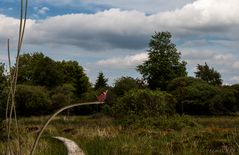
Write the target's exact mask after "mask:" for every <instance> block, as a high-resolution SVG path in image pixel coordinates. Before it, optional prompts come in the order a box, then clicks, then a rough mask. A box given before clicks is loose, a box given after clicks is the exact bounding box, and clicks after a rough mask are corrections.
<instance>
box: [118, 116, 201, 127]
mask: <svg viewBox="0 0 239 155" xmlns="http://www.w3.org/2000/svg"><path fill="white" fill-rule="evenodd" d="M117 123H119V124H120V125H123V126H125V127H133V128H136V129H137V128H146V129H174V130H181V129H183V128H186V127H198V124H197V123H196V122H194V121H192V120H191V118H190V117H188V116H179V115H173V116H169V117H168V116H158V117H133V116H131V117H129V118H127V119H120V120H119V121H117Z"/></svg>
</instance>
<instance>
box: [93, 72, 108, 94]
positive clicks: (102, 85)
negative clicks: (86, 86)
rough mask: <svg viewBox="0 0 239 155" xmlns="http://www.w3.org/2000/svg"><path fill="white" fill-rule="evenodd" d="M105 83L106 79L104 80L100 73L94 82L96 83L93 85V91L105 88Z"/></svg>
mask: <svg viewBox="0 0 239 155" xmlns="http://www.w3.org/2000/svg"><path fill="white" fill-rule="evenodd" d="M107 81H108V79H106V78H105V76H104V74H103V73H102V72H100V73H99V75H98V78H97V80H96V83H95V90H98V89H99V88H106V87H107Z"/></svg>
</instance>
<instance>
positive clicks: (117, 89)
mask: <svg viewBox="0 0 239 155" xmlns="http://www.w3.org/2000/svg"><path fill="white" fill-rule="evenodd" d="M114 85H115V86H114V88H113V92H114V93H115V94H116V95H117V96H123V95H124V94H125V93H126V92H128V91H129V90H131V89H137V88H139V87H140V86H139V84H138V81H137V80H136V79H134V78H132V77H121V78H119V79H117V80H116V82H115V84H114Z"/></svg>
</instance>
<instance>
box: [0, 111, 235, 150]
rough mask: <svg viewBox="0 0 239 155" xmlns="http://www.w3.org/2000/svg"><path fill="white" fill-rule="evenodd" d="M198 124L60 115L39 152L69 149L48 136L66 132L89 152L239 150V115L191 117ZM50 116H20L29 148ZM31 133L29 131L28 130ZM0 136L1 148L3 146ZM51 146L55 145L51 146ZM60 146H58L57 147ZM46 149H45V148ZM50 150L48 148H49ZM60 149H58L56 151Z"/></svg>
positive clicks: (41, 141)
mask: <svg viewBox="0 0 239 155" xmlns="http://www.w3.org/2000/svg"><path fill="white" fill-rule="evenodd" d="M188 118H189V119H190V120H191V121H193V122H195V123H197V124H199V125H198V126H194V127H184V128H181V129H172V128H168V127H166V128H163V127H161V128H158V129H156V128H139V127H137V128H135V127H125V126H121V125H119V124H117V123H115V121H114V119H112V118H110V117H106V116H103V115H93V116H70V117H66V118H64V117H63V116H60V117H57V118H55V119H54V120H53V122H52V123H51V124H50V125H49V126H48V128H47V130H46V132H45V133H44V138H42V139H41V140H40V145H39V147H38V148H37V154H39V155H41V154H42V155H43V154H53V155H54V154H59V155H61V154H62V155H63V154H65V153H66V150H64V149H63V150H60V149H59V148H64V147H63V146H62V145H63V144H62V143H61V142H59V141H57V140H55V139H51V138H49V136H63V137H66V138H69V139H72V140H74V141H75V142H76V143H77V144H78V145H79V146H80V147H81V148H82V149H83V150H84V151H85V153H86V154H88V155H114V154H116V155H117V154H125V155H131V154H135V155H141V154H142V155H153V154H163V155H167V154H168V155H171V154H185V155H197V154H236V153H237V152H239V147H238V146H239V145H238V143H237V142H239V131H238V125H239V117H237V116H235V117H229V116H223V117H188ZM46 119H47V117H31V118H21V119H20V120H19V121H20V122H21V124H22V125H23V128H24V130H23V131H21V132H22V133H23V135H24V134H26V133H28V135H29V136H28V137H24V136H23V137H22V138H23V140H25V141H27V142H26V145H24V147H25V148H24V150H27V149H28V148H30V146H28V145H29V144H31V143H32V140H33V137H34V135H36V133H37V131H38V130H39V129H40V126H41V125H42V123H43V122H45V120H46ZM29 133H30V134H29ZM3 143H4V142H3V140H0V150H1V148H2V147H3ZM51 148H53V149H52V150H51ZM56 148H57V149H56ZM44 151H45V152H44ZM46 151H48V152H46ZM57 151H58V152H57Z"/></svg>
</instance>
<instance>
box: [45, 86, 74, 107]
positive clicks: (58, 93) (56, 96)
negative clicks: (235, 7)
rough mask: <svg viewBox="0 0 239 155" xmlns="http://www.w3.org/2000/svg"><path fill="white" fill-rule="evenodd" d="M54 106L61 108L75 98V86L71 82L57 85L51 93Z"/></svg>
mask: <svg viewBox="0 0 239 155" xmlns="http://www.w3.org/2000/svg"><path fill="white" fill-rule="evenodd" d="M50 96H51V102H52V108H53V109H59V108H61V107H63V106H66V105H69V104H71V103H72V102H74V100H75V98H76V97H75V96H74V87H73V86H72V85H70V84H65V85H63V86H59V87H56V88H55V89H53V90H52V91H51V93H50Z"/></svg>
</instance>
